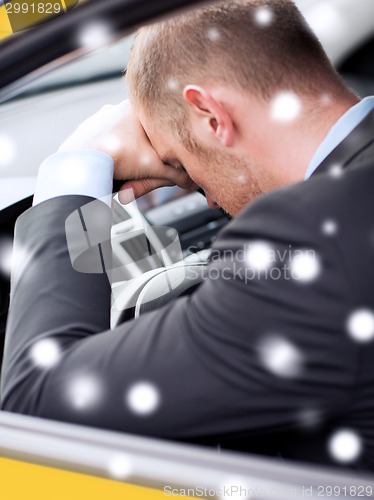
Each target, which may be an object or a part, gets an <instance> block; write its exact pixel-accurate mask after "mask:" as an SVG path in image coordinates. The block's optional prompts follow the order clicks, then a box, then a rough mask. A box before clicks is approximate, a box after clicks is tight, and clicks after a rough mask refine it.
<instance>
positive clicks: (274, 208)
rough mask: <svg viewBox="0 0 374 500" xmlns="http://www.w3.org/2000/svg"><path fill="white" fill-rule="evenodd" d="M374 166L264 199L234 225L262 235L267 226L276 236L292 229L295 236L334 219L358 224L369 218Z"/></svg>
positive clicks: (317, 177)
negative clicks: (286, 229)
mask: <svg viewBox="0 0 374 500" xmlns="http://www.w3.org/2000/svg"><path fill="white" fill-rule="evenodd" d="M373 183H374V164H366V165H362V166H360V167H359V168H352V169H350V170H348V169H347V170H346V171H343V172H342V173H340V174H339V175H333V174H330V173H323V174H319V175H315V176H314V177H312V178H311V179H309V180H307V181H303V182H300V183H297V184H294V185H292V186H287V187H285V188H282V189H279V190H277V191H274V192H272V193H269V194H266V195H264V196H261V197H260V198H258V199H257V200H255V201H254V202H253V203H251V204H250V205H248V206H247V207H245V208H244V209H243V210H242V211H241V212H240V214H239V215H238V216H237V217H236V218H235V219H234V223H236V224H237V225H238V227H239V226H241V227H242V228H243V229H244V227H245V226H247V227H248V226H249V227H250V229H251V232H252V231H253V230H257V229H258V230H259V231H260V232H262V231H263V230H264V228H265V226H267V227H270V228H272V229H273V230H274V231H275V232H276V233H277V232H279V229H280V228H281V229H282V231H284V229H285V228H287V227H288V226H289V227H290V229H292V230H293V232H294V233H297V232H300V233H301V232H303V227H304V228H308V230H310V229H311V228H313V227H315V228H318V229H319V228H320V227H321V223H323V221H324V220H327V219H329V218H331V217H336V218H337V219H339V220H340V219H344V220H348V221H349V220H350V221H351V222H353V221H354V219H355V218H359V219H360V220H362V218H364V219H365V218H366V214H367V213H368V211H369V210H370V208H372V210H374V198H373V196H372V186H373Z"/></svg>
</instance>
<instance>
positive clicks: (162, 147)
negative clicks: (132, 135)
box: [139, 116, 176, 163]
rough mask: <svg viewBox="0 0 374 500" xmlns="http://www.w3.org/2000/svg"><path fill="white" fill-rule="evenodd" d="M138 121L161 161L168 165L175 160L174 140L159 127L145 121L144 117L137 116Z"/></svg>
mask: <svg viewBox="0 0 374 500" xmlns="http://www.w3.org/2000/svg"><path fill="white" fill-rule="evenodd" d="M139 120H140V123H141V124H142V126H143V129H144V132H145V134H146V136H147V138H148V140H149V142H150V143H151V145H152V147H153V149H154V150H155V151H156V153H157V154H158V156H159V157H160V158H161V160H162V161H164V162H166V163H168V162H170V161H171V160H174V159H176V153H175V150H174V147H173V145H174V144H175V140H174V139H173V138H172V137H170V136H169V134H167V133H165V132H164V131H163V130H162V129H161V128H160V127H158V128H157V124H155V123H152V120H151V119H150V118H148V119H146V118H145V117H144V116H139Z"/></svg>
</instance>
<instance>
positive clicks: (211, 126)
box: [183, 85, 234, 148]
mask: <svg viewBox="0 0 374 500" xmlns="http://www.w3.org/2000/svg"><path fill="white" fill-rule="evenodd" d="M183 97H184V100H185V101H186V102H187V104H188V105H189V106H190V109H191V111H192V113H194V114H195V117H196V118H200V119H203V121H204V124H205V125H206V126H207V127H208V131H209V133H211V134H213V135H214V136H215V137H216V138H217V139H218V140H219V141H220V142H221V144H222V145H223V146H225V147H226V148H230V147H232V146H233V145H234V124H233V121H232V117H231V115H230V113H229V112H228V111H227V109H226V108H225V106H224V105H223V104H221V103H219V102H217V101H216V99H215V98H214V97H213V96H212V95H211V94H210V93H209V92H208V91H207V90H206V89H204V88H203V87H199V86H198V85H187V86H186V87H185V89H184V91H183Z"/></svg>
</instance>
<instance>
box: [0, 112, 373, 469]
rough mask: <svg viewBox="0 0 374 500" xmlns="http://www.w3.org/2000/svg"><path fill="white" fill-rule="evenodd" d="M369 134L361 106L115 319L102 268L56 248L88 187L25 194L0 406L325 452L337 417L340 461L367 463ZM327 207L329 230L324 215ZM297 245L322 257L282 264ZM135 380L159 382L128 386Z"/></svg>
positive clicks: (198, 438)
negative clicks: (277, 185)
mask: <svg viewBox="0 0 374 500" xmlns="http://www.w3.org/2000/svg"><path fill="white" fill-rule="evenodd" d="M373 141H374V113H371V114H370V115H369V117H368V118H367V119H366V120H364V122H362V123H361V124H360V126H359V127H358V128H357V129H356V130H355V131H354V132H353V133H352V134H351V135H350V137H349V138H348V139H347V140H346V141H344V142H343V143H342V144H341V145H340V146H338V148H337V149H336V150H335V151H334V152H333V153H332V154H331V155H330V157H329V158H328V159H327V160H326V161H325V162H324V163H323V164H322V165H321V167H320V169H319V175H314V176H313V178H312V179H310V180H308V181H307V182H303V183H300V184H298V185H296V186H293V187H289V188H287V189H282V190H280V191H278V192H275V193H273V194H270V195H267V196H264V197H262V198H260V199H258V200H257V201H255V202H254V203H253V204H251V205H250V206H248V207H246V208H245V209H244V210H243V211H242V212H241V213H240V214H239V215H238V216H237V217H236V218H235V219H234V220H233V221H232V222H231V223H230V224H228V225H227V226H226V227H225V228H224V230H223V231H222V232H221V233H220V235H219V237H218V238H217V240H216V242H215V243H214V246H213V258H212V260H211V263H210V265H209V268H208V273H207V279H206V280H205V281H204V282H203V284H202V285H201V286H200V287H199V289H198V290H197V291H196V292H195V293H194V294H192V295H191V296H189V297H182V298H179V299H178V300H175V301H174V302H172V303H170V304H169V305H167V306H165V307H163V308H162V309H160V310H157V311H154V312H151V313H147V314H145V315H144V316H142V317H140V318H139V319H136V320H134V321H131V322H128V323H125V324H123V325H121V326H119V327H117V328H116V329H115V330H114V331H110V330H109V311H110V296H111V290H110V286H109V283H108V280H107V277H106V275H105V274H80V273H78V272H76V271H74V269H73V268H72V266H71V263H70V259H69V254H68V248H67V241H66V235H65V221H66V218H67V217H68V216H69V214H71V213H72V212H73V211H74V210H77V209H78V208H80V207H82V206H83V205H85V204H87V203H89V202H90V201H92V200H91V199H90V198H86V197H81V196H69V197H60V198H56V199H53V200H50V201H47V202H44V203H42V204H40V205H38V206H35V207H34V208H32V209H30V210H28V211H27V212H26V213H25V214H24V215H22V216H21V217H20V218H19V220H18V222H17V226H16V234H15V242H16V248H20V249H22V251H23V252H24V253H23V256H24V257H23V259H21V262H20V263H19V264H18V266H17V267H16V269H15V270H14V273H13V278H12V279H13V283H12V298H11V307H10V313H9V319H8V325H7V338H6V346H5V357H4V365H3V373H2V408H3V410H6V411H11V412H19V413H24V414H29V415H35V416H39V417H44V418H50V419H56V420H63V421H67V422H74V423H78V424H85V425H91V426H97V427H102V428H109V429H114V430H117V431H124V432H130V433H136V434H143V435H148V436H157V437H161V438H167V439H177V440H184V441H193V442H199V443H209V444H214V443H217V442H220V443H221V445H222V446H227V447H234V448H241V449H245V450H248V451H255V452H260V453H267V454H277V453H280V454H281V455H282V456H283V457H285V458H287V457H290V458H295V459H299V460H302V461H314V462H320V463H332V464H336V465H339V463H338V462H337V461H336V460H335V458H334V457H332V456H331V454H330V452H329V443H331V436H333V435H334V433H335V432H336V431H339V429H342V428H349V429H352V430H353V431H354V432H355V433H356V434H357V436H358V438H359V439H360V442H361V444H362V453H361V454H360V456H359V457H358V458H357V460H356V461H354V462H353V463H352V464H350V466H351V467H353V468H357V469H362V470H363V469H366V470H374V362H373V360H374V341H372V342H365V343H364V342H359V341H357V340H355V339H354V338H352V336H350V335H349V332H348V328H347V322H348V321H349V318H351V317H352V314H354V313H355V312H356V311H359V310H361V309H369V310H373V311H374V267H373V263H374V196H373V191H374V159H373V156H372V155H373V153H374V145H373ZM337 162H338V163H340V164H341V165H342V166H344V167H349V168H347V169H346V170H345V171H344V175H343V176H338V177H337V176H334V175H330V173H329V172H328V170H329V167H331V166H332V165H334V164H336V163H337ZM103 207H104V205H103ZM103 210H105V208H103ZM327 220H333V221H335V223H336V227H337V233H336V234H330V235H327V234H324V232H323V231H322V227H323V226H324V223H325V222H326V221H327ZM109 236H110V228H109V226H108V228H107V237H108V238H109ZM258 241H262V242H267V243H268V244H270V245H271V248H272V249H273V254H274V256H275V257H274V259H275V260H274V262H272V265H271V270H272V271H274V272H273V274H272V276H266V273H265V272H262V273H260V276H256V277H253V273H252V271H253V268H251V267H250V262H243V258H242V256H243V253H242V251H243V249H246V251H247V250H248V248H253V247H250V245H253V244H254V243H255V242H258ZM305 250H308V251H313V252H315V255H316V258H317V260H316V262H317V263H319V265H320V272H319V273H317V274H316V275H315V276H314V279H313V280H310V281H309V282H301V281H300V280H295V279H294V278H293V277H291V278H290V269H291V270H292V265H293V264H294V263H295V260H294V257H295V255H297V252H301V251H305ZM290 258H291V260H290ZM299 263H300V261H299ZM313 265H315V263H314V264H312V272H311V274H313ZM287 266H288V274H287V272H286V271H287V270H286V269H285V267H286V268H287ZM303 270H304V271H305V267H304V268H303ZM246 272H247V274H246ZM309 277H311V275H310V276H309ZM45 338H48V339H54V340H55V341H56V343H57V345H58V346H59V349H60V350H61V357H60V359H59V362H58V363H57V364H55V365H54V366H52V367H50V368H49V369H41V368H40V367H38V366H36V365H35V363H34V362H33V358H32V356H31V355H30V353H32V352H33V351H32V347H33V345H34V344H35V342H37V341H39V340H40V339H45ZM278 349H280V351H279V350H278ZM52 354H53V353H52ZM277 356H278V357H277ZM279 356H280V358H279ZM282 356H283V358H282ZM288 364H289V367H288V366H287V365H288ZM288 368H289V369H288ZM142 382H147V383H151V384H153V386H154V388H155V389H156V395H157V397H154V396H155V394H153V395H152V394H151V395H150V399H149V400H147V395H146V394H145V395H144V393H143V394H142V393H141V391H140V393H136V390H135V392H134V391H133V392H131V390H132V389H133V390H134V387H135V388H136V387H137V388H139V386H137V385H136V384H138V383H142ZM137 396H139V397H140V399H141V404H140V407H139V406H137V403H138V401H137ZM142 397H143V399H142ZM152 397H153V399H152ZM129 398H130V399H129ZM144 398H145V400H144ZM157 400H158V404H156V405H154V411H150V412H149V413H147V404H148V403H149V407H150V408H151V407H152V403H155V402H157ZM134 401H135V409H136V408H138V411H139V412H140V413H137V412H136V411H135V412H134V405H132V403H134ZM142 404H145V406H143V407H142ZM142 411H143V412H142Z"/></svg>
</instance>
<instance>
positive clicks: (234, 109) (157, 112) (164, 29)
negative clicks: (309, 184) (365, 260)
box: [127, 0, 355, 214]
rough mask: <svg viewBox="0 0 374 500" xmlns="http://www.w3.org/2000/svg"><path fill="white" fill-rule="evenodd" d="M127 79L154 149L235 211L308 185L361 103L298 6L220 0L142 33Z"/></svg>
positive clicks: (275, 0)
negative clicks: (336, 129) (319, 155)
mask: <svg viewBox="0 0 374 500" xmlns="http://www.w3.org/2000/svg"><path fill="white" fill-rule="evenodd" d="M127 82H128V87H129V91H130V96H131V99H132V102H133V105H134V106H135V110H136V112H137V114H138V116H139V119H140V121H141V123H142V125H143V127H144V129H145V131H146V133H147V135H148V137H149V139H150V140H151V142H152V144H153V146H154V148H155V150H156V152H157V153H158V154H159V155H160V157H161V158H162V159H163V160H164V161H165V162H168V163H171V164H173V165H174V166H175V167H177V168H178V167H181V166H183V167H184V168H186V170H187V171H188V173H189V174H190V176H191V177H192V179H193V180H195V182H196V183H197V184H199V185H200V186H201V187H203V188H204V190H205V191H206V193H207V194H208V197H210V198H211V199H212V200H214V201H215V202H216V203H217V204H219V205H221V206H223V208H225V209H226V210H227V211H229V212H230V213H232V214H235V213H237V212H238V211H239V210H240V209H241V208H243V206H245V205H246V204H247V203H248V202H249V201H250V200H251V199H253V198H254V197H256V196H258V195H259V194H261V193H263V192H265V191H268V190H270V189H273V188H276V187H279V186H280V185H283V184H287V183H290V182H294V181H297V180H301V179H302V177H303V173H304V172H305V170H306V168H307V165H308V162H309V161H310V159H311V156H312V155H313V152H314V151H315V149H316V147H317V146H318V144H319V143H320V142H321V140H322V139H323V137H324V136H325V135H326V133H327V131H328V129H329V128H330V127H331V125H332V124H333V123H334V121H336V119H337V118H338V117H339V116H341V114H342V113H343V112H344V111H345V110H346V109H347V108H348V107H350V106H351V105H352V104H353V103H354V100H355V98H354V96H353V95H352V94H351V93H350V92H349V91H348V90H347V89H346V88H345V87H344V85H343V84H342V82H341V80H340V78H339V77H338V75H337V74H336V73H335V71H334V70H333V68H332V67H331V64H330V62H329V61H328V59H327V56H326V55H325V53H324V51H323V49H322V47H321V45H320V43H319V42H318V40H317V39H316V37H315V36H314V35H313V34H312V33H311V31H310V30H309V28H308V27H307V25H306V23H305V21H304V19H303V17H302V16H301V14H300V12H299V11H298V10H297V8H296V6H295V5H294V3H293V2H292V1H291V0H267V1H266V0H242V1H241V0H232V1H224V2H216V3H213V4H212V5H211V6H208V7H205V8H202V9H196V10H193V11H192V12H190V13H187V14H183V15H179V16H177V17H175V18H173V19H170V20H168V21H164V22H161V23H157V24H154V25H152V26H149V27H146V28H143V29H141V30H140V31H139V32H138V34H137V37H136V40H135V42H134V46H133V49H132V54H131V58H130V62H129V65H128V68H127ZM301 139H303V148H302V149H301V148H300V141H301ZM296 163H298V165H297V168H296V167H295V164H296Z"/></svg>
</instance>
